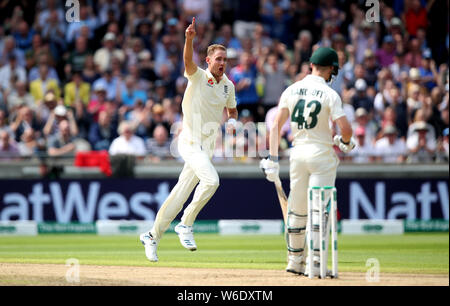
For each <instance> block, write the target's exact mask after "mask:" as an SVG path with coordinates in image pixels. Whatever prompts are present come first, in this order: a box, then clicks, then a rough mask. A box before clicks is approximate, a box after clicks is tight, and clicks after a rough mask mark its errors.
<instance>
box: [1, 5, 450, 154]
mask: <svg viewBox="0 0 450 306" xmlns="http://www.w3.org/2000/svg"><path fill="white" fill-rule="evenodd" d="M65 2H66V1H57V0H34V1H33V0H21V1H17V0H15V1H12V0H10V1H8V0H1V1H0V11H1V15H0V162H8V161H10V160H15V159H26V158H30V157H36V156H51V157H56V156H72V157H73V156H75V155H76V153H77V152H79V151H91V150H92V151H102V150H106V151H108V152H109V154H110V155H116V154H131V155H136V156H139V157H140V158H141V159H143V160H145V161H149V162H159V161H161V160H168V159H174V157H173V155H172V154H171V152H170V144H171V142H172V140H173V139H174V137H176V135H177V131H178V130H179V129H178V128H177V127H178V126H179V123H180V122H181V120H182V113H181V101H182V98H183V93H184V90H185V88H186V85H187V79H186V78H185V77H184V76H183V72H184V71H183V70H184V66H183V60H182V50H183V45H184V30H185V28H186V27H187V25H188V24H189V23H190V22H191V20H192V17H193V16H195V17H196V32H197V36H196V39H195V41H194V51H195V54H194V60H195V62H196V63H197V64H198V65H199V67H201V68H206V62H205V57H206V49H207V47H208V45H210V44H212V43H219V44H223V45H224V46H226V47H227V48H228V52H227V55H228V67H227V75H228V77H229V78H230V79H231V80H232V81H233V83H234V84H235V88H236V98H237V102H238V110H239V121H240V122H241V123H242V129H240V130H241V131H238V134H239V133H242V135H244V137H235V138H231V139H228V140H224V138H221V139H219V140H218V142H217V143H218V144H217V150H216V154H215V156H214V159H215V160H219V161H227V160H229V161H235V160H240V161H243V162H245V161H251V160H255V159H256V158H258V159H259V158H260V157H261V156H254V157H249V156H248V155H249V154H245V155H244V156H240V157H225V154H224V150H223V148H224V147H225V146H227V145H231V146H234V147H236V146H240V145H242V146H243V147H244V148H245V149H246V150H248V149H249V148H256V149H257V150H258V151H261V150H263V149H265V148H267V146H268V141H267V133H265V131H263V130H261V129H258V130H256V131H254V129H252V128H251V127H252V126H254V124H253V125H252V123H257V122H265V123H266V127H267V128H270V124H271V122H272V120H273V118H274V115H275V112H276V106H277V103H278V98H279V97H280V95H281V93H282V91H283V90H284V89H285V88H286V87H287V86H289V85H290V84H292V83H293V82H295V81H298V80H301V79H302V78H304V77H305V76H306V75H307V74H308V73H309V72H310V68H309V63H308V60H309V58H310V56H311V54H312V52H313V51H314V50H315V49H316V48H318V47H320V46H329V47H333V48H334V49H335V50H336V51H337V52H338V56H339V61H340V66H341V69H340V71H339V74H338V76H337V77H336V79H335V80H334V82H333V83H332V85H331V86H332V87H333V88H334V89H335V90H336V91H337V92H338V93H339V94H340V95H341V97H342V101H343V104H344V110H345V112H346V114H347V117H348V118H349V120H350V121H351V122H352V125H353V130H354V137H355V138H356V140H357V143H358V147H357V148H356V149H355V150H354V151H353V152H352V154H350V155H348V156H343V155H340V156H341V158H342V159H343V160H348V161H352V162H354V163H368V162H385V163H402V162H411V163H434V162H448V156H449V143H448V132H449V130H448V126H449V113H448V110H449V93H448V87H449V81H448V78H449V77H448V50H449V34H448V33H449V32H448V30H449V25H448V1H433V0H430V1H420V0H391V1H389V0H385V1H379V21H378V22H370V21H371V20H370V18H368V13H367V12H368V11H369V10H370V8H371V7H370V6H366V1H364V0H362V1H345V0H321V1H309V0H245V1H238V0H184V1H183V0H134V1H127V0H99V1H92V0H85V1H83V0H79V1H78V3H79V4H80V7H79V16H77V14H73V11H69V10H70V8H71V7H70V6H68V7H66V6H65ZM69 2H71V3H73V2H77V1H69ZM372 2H374V1H372ZM375 2H377V1H375ZM74 17H75V18H76V17H79V21H76V22H68V18H69V19H70V18H74ZM372 17H376V16H372ZM372 21H373V20H372ZM224 118H225V117H224ZM333 128H334V127H333ZM225 141H230V142H231V144H226V143H224V142H225ZM290 141H291V135H290V128H289V124H287V125H286V126H285V127H284V128H283V141H282V149H283V150H282V152H284V153H283V154H284V156H287V155H288V154H287V153H288V151H289V147H290ZM239 142H242V143H239ZM338 153H339V152H338Z"/></svg>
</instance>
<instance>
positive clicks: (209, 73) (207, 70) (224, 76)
mask: <svg viewBox="0 0 450 306" xmlns="http://www.w3.org/2000/svg"><path fill="white" fill-rule="evenodd" d="M206 75H207V76H208V78H212V79H213V81H214V83H215V84H219V83H220V82H222V81H226V80H228V77H227V76H226V75H225V73H224V74H223V75H222V78H221V79H220V82H217V80H216V78H215V77H214V76H213V75H212V73H211V71H209V68H206Z"/></svg>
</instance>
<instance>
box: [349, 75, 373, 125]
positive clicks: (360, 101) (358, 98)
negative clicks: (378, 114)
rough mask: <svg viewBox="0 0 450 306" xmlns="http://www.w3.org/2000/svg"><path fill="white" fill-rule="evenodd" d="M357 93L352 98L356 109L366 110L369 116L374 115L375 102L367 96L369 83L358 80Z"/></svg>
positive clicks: (356, 84) (356, 83)
mask: <svg viewBox="0 0 450 306" xmlns="http://www.w3.org/2000/svg"><path fill="white" fill-rule="evenodd" d="M355 89H356V93H355V95H354V96H353V97H352V105H353V108H354V109H358V108H360V107H362V108H364V109H365V110H366V111H367V113H368V114H369V116H372V115H373V100H372V99H371V98H370V97H369V96H368V95H367V83H366V81H365V80H364V79H357V80H356V82H355Z"/></svg>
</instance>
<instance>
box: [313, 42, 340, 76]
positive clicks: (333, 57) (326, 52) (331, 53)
mask: <svg viewBox="0 0 450 306" xmlns="http://www.w3.org/2000/svg"><path fill="white" fill-rule="evenodd" d="M309 61H310V62H311V63H312V64H315V65H319V66H333V67H334V69H333V72H332V74H333V75H337V74H338V70H339V59H338V55H337V53H336V51H335V50H334V49H333V48H326V47H320V48H319V49H317V50H316V51H314V53H313V54H312V55H311V58H310V60H309Z"/></svg>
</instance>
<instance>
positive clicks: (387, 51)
mask: <svg viewBox="0 0 450 306" xmlns="http://www.w3.org/2000/svg"><path fill="white" fill-rule="evenodd" d="M395 54H396V49H395V44H394V38H392V36H391V35H386V36H385V37H384V38H383V44H382V47H381V48H380V49H378V50H377V52H376V57H377V61H378V63H379V64H380V66H381V67H389V65H391V64H393V63H394V56H395Z"/></svg>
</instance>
